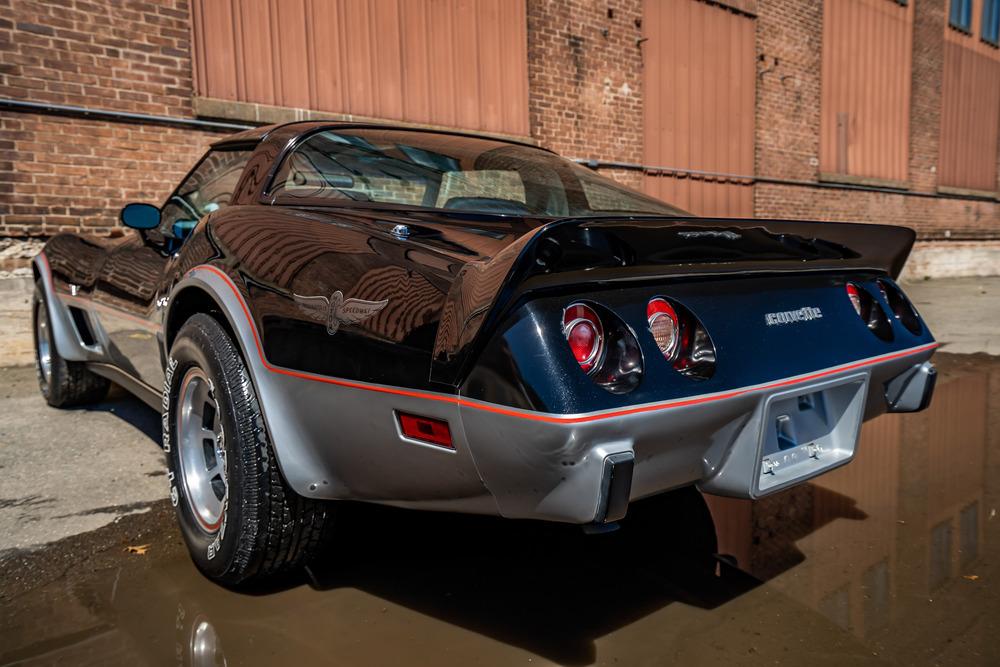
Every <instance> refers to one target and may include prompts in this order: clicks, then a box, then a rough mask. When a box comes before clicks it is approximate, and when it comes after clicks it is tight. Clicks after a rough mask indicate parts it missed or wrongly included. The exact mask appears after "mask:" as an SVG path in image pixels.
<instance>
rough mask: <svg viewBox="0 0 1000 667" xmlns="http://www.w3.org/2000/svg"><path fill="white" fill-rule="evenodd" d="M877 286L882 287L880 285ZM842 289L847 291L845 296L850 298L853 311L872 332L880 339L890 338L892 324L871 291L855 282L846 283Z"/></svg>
mask: <svg viewBox="0 0 1000 667" xmlns="http://www.w3.org/2000/svg"><path fill="white" fill-rule="evenodd" d="M879 288H880V289H882V288H881V286H879ZM844 289H845V290H846V291H847V298H848V299H850V300H851V305H852V306H853V307H854V312H856V313H857V314H858V317H860V318H861V319H862V320H863V321H864V323H865V324H866V325H867V326H868V328H869V329H870V330H871V331H872V333H874V334H875V335H876V336H878V337H879V338H881V339H882V340H892V325H890V324H889V318H888V317H886V315H885V310H883V309H882V306H880V305H879V303H878V301H876V300H875V298H874V297H873V296H872V295H871V293H870V292H869V291H868V290H866V289H865V288H863V287H861V286H860V285H856V284H855V283H847V284H846V285H845V286H844Z"/></svg>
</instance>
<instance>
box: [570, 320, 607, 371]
mask: <svg viewBox="0 0 1000 667" xmlns="http://www.w3.org/2000/svg"><path fill="white" fill-rule="evenodd" d="M563 333H564V334H566V342H568V343H569V349H570V351H571V352H572V353H573V358H575V359H576V361H577V363H578V364H580V368H582V369H583V370H584V372H586V373H589V372H591V371H592V370H594V369H595V368H596V367H597V364H598V362H599V361H600V359H601V350H602V348H603V347H604V328H603V327H602V326H601V320H600V318H599V317H597V313H595V312H594V309H593V308H591V307H590V306H587V305H585V304H582V303H574V304H573V305H572V306H570V307H568V308H567V309H566V311H565V312H564V313H563Z"/></svg>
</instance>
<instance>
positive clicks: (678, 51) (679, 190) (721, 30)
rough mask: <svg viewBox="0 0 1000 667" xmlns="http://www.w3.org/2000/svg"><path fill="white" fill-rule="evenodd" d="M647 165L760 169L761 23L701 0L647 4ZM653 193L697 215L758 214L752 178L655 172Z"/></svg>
mask: <svg viewBox="0 0 1000 667" xmlns="http://www.w3.org/2000/svg"><path fill="white" fill-rule="evenodd" d="M643 31H644V36H645V37H646V38H647V41H646V42H645V43H644V44H643V62H644V70H643V74H644V84H643V85H644V106H645V133H644V139H645V156H644V162H645V164H647V165H654V166H665V167H676V168H682V169H697V170H701V171H712V172H722V173H729V174H748V175H749V174H753V170H754V162H753V151H754V136H753V131H754V126H753V121H754V93H755V90H754V84H755V81H756V77H755V69H754V20H753V19H752V18H750V17H748V16H746V15H743V14H739V13H736V12H733V11H730V10H728V9H726V8H724V7H719V6H716V5H710V4H706V3H704V2H697V1H695V0H646V1H645V2H644V3H643ZM644 188H645V190H646V192H648V193H649V194H651V195H653V196H654V197H658V198H660V199H663V200H665V201H668V202H670V203H672V204H675V205H677V206H679V207H681V208H683V209H686V210H689V211H691V212H692V213H697V214H699V215H718V216H747V217H749V216H751V215H752V214H753V187H752V185H751V184H749V183H746V182H735V181H727V180H723V179H716V180H706V179H697V178H678V177H675V176H667V175H656V174H649V175H647V176H646V177H645V182H644Z"/></svg>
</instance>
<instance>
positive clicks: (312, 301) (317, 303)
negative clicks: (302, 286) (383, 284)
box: [292, 290, 389, 336]
mask: <svg viewBox="0 0 1000 667" xmlns="http://www.w3.org/2000/svg"><path fill="white" fill-rule="evenodd" d="M292 296H294V297H295V302H296V303H297V304H298V305H299V310H301V311H302V312H303V313H305V314H306V315H308V316H309V317H310V318H311V319H314V320H319V321H321V322H324V321H325V322H326V332H327V333H328V334H330V335H331V336H332V335H333V334H335V333H337V331H339V330H340V327H341V326H342V325H344V324H357V323H358V322H363V321H365V320H367V319H368V318H369V317H371V316H372V315H374V314H375V313H377V312H379V311H380V310H382V309H383V308H385V307H386V305H387V304H388V303H389V300H388V299H386V300H384V301H365V300H364V299H345V298H344V293H343V292H341V291H340V290H337V291H336V292H334V293H333V294H331V295H330V298H329V299H328V298H326V297H325V296H302V295H300V294H293V295H292Z"/></svg>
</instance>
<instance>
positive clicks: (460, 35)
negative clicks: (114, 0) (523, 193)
mask: <svg viewBox="0 0 1000 667" xmlns="http://www.w3.org/2000/svg"><path fill="white" fill-rule="evenodd" d="M192 9H193V11H192V13H193V17H194V21H193V32H194V49H193V52H194V60H195V66H194V69H195V79H196V89H197V93H198V95H200V96H203V97H209V98H219V99H229V100H237V101H240V102H257V103H261V104H269V105H277V106H286V107H294V108H306V109H316V110H320V111H330V112H334V113H340V114H353V115H358V116H366V117H375V118H385V119H391V120H404V121H410V122H418V123H430V124H434V125H444V126H453V127H462V128H468V129H473V130H482V131H488V132H498V133H505V134H513V135H521V136H527V135H528V134H529V128H528V62H527V18H526V14H525V12H526V7H525V3H524V2H523V1H521V0H225V1H223V0H193V3H192Z"/></svg>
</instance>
